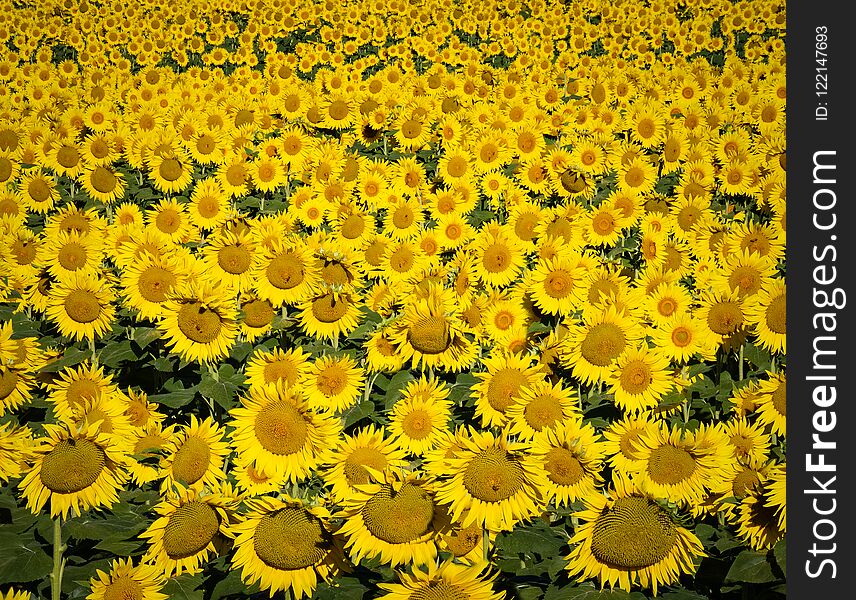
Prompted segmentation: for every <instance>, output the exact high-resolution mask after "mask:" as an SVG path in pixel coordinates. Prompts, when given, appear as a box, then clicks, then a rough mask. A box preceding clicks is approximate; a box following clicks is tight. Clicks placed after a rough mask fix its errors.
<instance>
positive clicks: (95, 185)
mask: <svg viewBox="0 0 856 600" xmlns="http://www.w3.org/2000/svg"><path fill="white" fill-rule="evenodd" d="M77 180H78V181H79V182H80V184H81V185H82V186H83V189H84V190H85V191H86V193H87V194H88V195H89V197H90V198H92V199H93V200H97V201H99V202H101V203H102V204H113V203H114V202H116V201H117V200H119V199H121V198H123V197H124V195H125V187H126V185H127V183H126V181H125V177H124V175H122V173H121V172H119V171H118V170H117V169H114V168H112V167H110V166H103V165H100V166H92V167H87V168H86V169H84V170H83V171H82V172H81V173H80V174H79V175H78V176H77Z"/></svg>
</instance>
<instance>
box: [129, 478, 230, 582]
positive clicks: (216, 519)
mask: <svg viewBox="0 0 856 600" xmlns="http://www.w3.org/2000/svg"><path fill="white" fill-rule="evenodd" d="M236 504H237V498H236V497H235V495H234V492H233V490H232V489H231V487H229V486H223V487H221V488H218V489H216V491H214V492H205V493H200V492H199V491H198V490H194V489H186V490H182V491H180V492H179V493H177V494H170V495H168V496H167V497H166V498H164V499H163V500H162V501H161V502H160V503H159V504H157V505H156V506H155V507H154V512H155V513H156V514H157V515H158V517H157V518H156V519H155V520H154V522H153V523H152V524H151V525H149V528H148V529H146V530H145V531H144V532H142V533H141V534H140V535H139V537H140V538H142V539H147V540H148V544H149V545H148V548H147V549H146V553H145V554H144V555H143V562H145V563H147V564H151V565H152V566H153V567H154V568H155V569H156V572H157V573H159V574H162V575H164V576H166V577H172V576H174V575H181V574H182V573H190V574H191V575H192V574H195V573H198V572H199V571H200V569H201V567H202V565H203V564H205V563H206V562H208V560H209V558H210V557H211V555H212V554H213V553H218V552H219V550H218V546H219V547H222V545H223V542H224V541H225V539H226V538H233V537H234V535H235V534H234V532H233V527H234V521H235V519H236V517H235V516H234V510H235V508H236Z"/></svg>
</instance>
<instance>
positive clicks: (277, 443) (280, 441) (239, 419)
mask: <svg viewBox="0 0 856 600" xmlns="http://www.w3.org/2000/svg"><path fill="white" fill-rule="evenodd" d="M230 414H231V415H232V417H233V421H232V422H231V426H232V427H233V428H234V430H233V431H232V433H231V439H232V445H233V447H234V448H235V450H236V451H237V453H238V456H239V458H240V460H241V461H242V462H245V463H246V462H254V463H255V465H256V466H257V467H258V468H259V469H261V470H262V471H264V472H266V473H271V474H272V475H275V476H278V475H283V476H284V477H285V479H287V480H288V481H289V482H291V483H294V482H297V481H301V480H303V479H305V478H306V477H308V476H309V475H310V473H311V472H312V471H313V470H315V469H316V468H318V466H319V465H321V464H325V463H327V462H329V461H330V458H331V456H332V453H333V451H334V449H335V446H336V440H337V438H338V436H339V434H340V432H341V424H340V422H339V419H335V418H333V417H331V416H327V415H320V414H316V413H315V412H313V411H312V410H310V408H309V406H308V404H307V403H306V402H305V401H304V400H303V399H302V398H301V397H300V396H297V395H295V393H293V392H292V391H290V390H287V389H285V388H284V387H281V386H277V387H274V386H266V387H253V388H250V390H249V393H248V394H247V395H246V396H243V397H242V398H241V406H239V407H238V408H235V409H232V411H231V413H230Z"/></svg>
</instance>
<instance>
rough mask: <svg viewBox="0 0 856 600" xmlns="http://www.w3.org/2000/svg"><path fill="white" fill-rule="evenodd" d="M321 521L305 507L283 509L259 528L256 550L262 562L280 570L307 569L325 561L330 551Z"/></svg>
mask: <svg viewBox="0 0 856 600" xmlns="http://www.w3.org/2000/svg"><path fill="white" fill-rule="evenodd" d="M325 533H326V532H325V531H324V526H323V525H322V523H321V521H320V519H318V518H317V517H315V516H314V515H313V514H311V513H310V512H308V511H307V510H305V509H303V508H297V507H289V508H282V509H280V510H278V511H276V512H274V513H271V514H268V515H265V516H264V517H262V518H261V520H259V523H258V525H256V530H255V533H254V534H253V548H254V550H255V551H256V555H258V557H259V559H260V560H261V561H262V562H263V563H265V564H266V565H268V566H269V567H273V568H275V569H279V570H280V571H295V570H298V569H305V568H306V567H311V566H312V565H315V564H317V563H319V562H320V561H321V560H323V559H324V556H325V555H326V554H327V552H328V549H329V544H328V541H327V539H326V537H325Z"/></svg>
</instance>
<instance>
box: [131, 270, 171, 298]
mask: <svg viewBox="0 0 856 600" xmlns="http://www.w3.org/2000/svg"><path fill="white" fill-rule="evenodd" d="M174 285H175V275H173V274H172V273H171V272H170V271H167V270H166V269H164V268H163V267H157V266H151V267H148V268H147V269H146V270H145V271H143V272H142V273H140V277H139V279H137V289H138V290H139V292H140V295H141V296H142V297H143V298H144V299H146V300H148V301H149V302H154V303H156V304H160V303H161V302H163V301H164V300H166V295H167V293H169V291H170V290H171V289H172V286H174Z"/></svg>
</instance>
